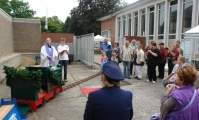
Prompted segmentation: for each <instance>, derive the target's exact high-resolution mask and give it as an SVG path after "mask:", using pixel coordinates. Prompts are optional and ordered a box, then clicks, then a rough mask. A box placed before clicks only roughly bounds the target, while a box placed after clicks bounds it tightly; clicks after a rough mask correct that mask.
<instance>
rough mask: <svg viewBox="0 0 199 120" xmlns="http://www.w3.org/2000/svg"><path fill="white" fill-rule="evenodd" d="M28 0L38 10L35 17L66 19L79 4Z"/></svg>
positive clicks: (74, 1) (63, 1) (126, 0)
mask: <svg viewBox="0 0 199 120" xmlns="http://www.w3.org/2000/svg"><path fill="white" fill-rule="evenodd" d="M23 1H24V2H28V3H29V5H30V8H31V9H33V10H34V11H36V15H35V17H43V16H46V15H47V12H46V11H47V9H48V17H51V16H55V15H56V16H58V18H59V19H60V20H62V21H63V22H64V21H65V19H66V17H67V16H70V10H71V9H72V8H73V7H76V6H78V2H77V0H23ZM124 1H125V2H127V3H129V4H130V3H133V2H135V1H137V0H124Z"/></svg>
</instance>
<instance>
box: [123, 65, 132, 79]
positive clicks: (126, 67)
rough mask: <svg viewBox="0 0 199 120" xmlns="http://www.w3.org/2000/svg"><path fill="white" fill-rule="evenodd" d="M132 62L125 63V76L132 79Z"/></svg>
mask: <svg viewBox="0 0 199 120" xmlns="http://www.w3.org/2000/svg"><path fill="white" fill-rule="evenodd" d="M130 64H131V62H130V61H123V67H124V76H125V77H130Z"/></svg>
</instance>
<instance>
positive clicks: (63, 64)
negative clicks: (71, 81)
mask: <svg viewBox="0 0 199 120" xmlns="http://www.w3.org/2000/svg"><path fill="white" fill-rule="evenodd" d="M59 64H60V65H61V68H62V66H64V79H67V67H68V60H59Z"/></svg>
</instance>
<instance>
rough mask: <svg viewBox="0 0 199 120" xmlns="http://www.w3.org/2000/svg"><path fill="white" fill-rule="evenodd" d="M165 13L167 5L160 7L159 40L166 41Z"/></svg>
mask: <svg viewBox="0 0 199 120" xmlns="http://www.w3.org/2000/svg"><path fill="white" fill-rule="evenodd" d="M164 13H165V4H161V5H159V20H158V39H164Z"/></svg>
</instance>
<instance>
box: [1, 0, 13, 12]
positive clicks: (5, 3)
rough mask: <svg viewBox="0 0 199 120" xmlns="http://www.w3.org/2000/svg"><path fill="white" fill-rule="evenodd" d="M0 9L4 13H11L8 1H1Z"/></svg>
mask: <svg viewBox="0 0 199 120" xmlns="http://www.w3.org/2000/svg"><path fill="white" fill-rule="evenodd" d="M0 8H1V9H2V10H4V11H5V12H6V13H8V14H9V13H10V11H11V8H10V5H9V0H1V1H0Z"/></svg>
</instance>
